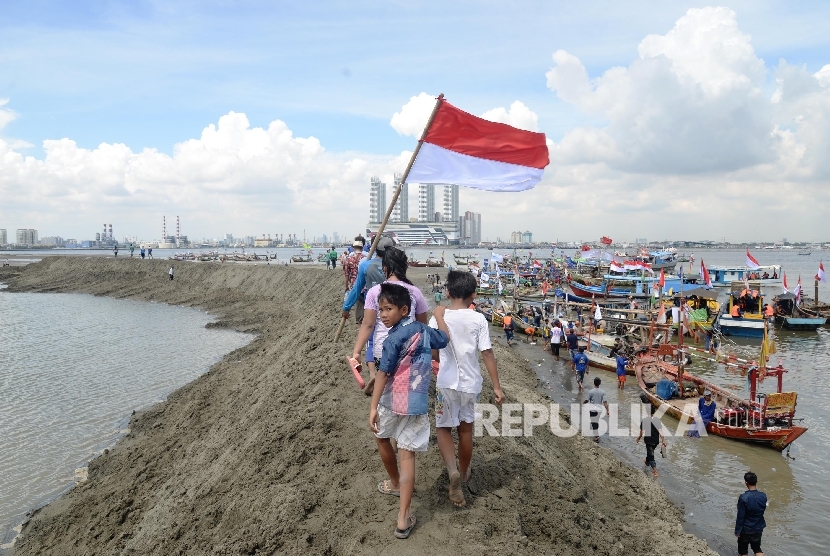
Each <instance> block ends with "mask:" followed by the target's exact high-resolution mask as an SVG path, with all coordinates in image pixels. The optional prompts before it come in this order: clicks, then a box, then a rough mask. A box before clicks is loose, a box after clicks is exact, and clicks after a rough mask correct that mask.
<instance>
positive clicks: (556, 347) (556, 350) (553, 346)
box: [550, 343, 562, 357]
mask: <svg viewBox="0 0 830 556" xmlns="http://www.w3.org/2000/svg"><path fill="white" fill-rule="evenodd" d="M560 347H562V346H561V345H560V344H554V343H551V344H550V350H551V352H553V354H554V355H555V356H556V357H559V348H560Z"/></svg>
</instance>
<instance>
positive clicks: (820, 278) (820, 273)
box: [816, 262, 827, 282]
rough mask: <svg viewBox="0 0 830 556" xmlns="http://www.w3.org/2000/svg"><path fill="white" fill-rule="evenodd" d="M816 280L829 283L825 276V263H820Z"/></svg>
mask: <svg viewBox="0 0 830 556" xmlns="http://www.w3.org/2000/svg"><path fill="white" fill-rule="evenodd" d="M816 280H818V281H819V282H826V281H827V277H826V276H825V275H824V262H820V263H818V274H816Z"/></svg>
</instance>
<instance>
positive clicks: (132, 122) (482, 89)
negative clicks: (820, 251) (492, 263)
mask: <svg viewBox="0 0 830 556" xmlns="http://www.w3.org/2000/svg"><path fill="white" fill-rule="evenodd" d="M10 4H11V3H4V5H3V7H2V8H0V14H2V16H0V228H5V229H7V230H9V235H12V234H13V230H15V229H16V228H36V229H38V231H39V234H40V236H41V237H43V236H49V235H60V236H62V237H64V238H70V237H71V238H76V239H88V238H91V237H94V234H95V233H96V232H98V231H99V230H100V228H101V225H102V224H103V223H104V222H107V223H112V224H113V230H114V232H115V235H116V237H118V238H122V237H124V236H127V235H129V236H137V237H139V238H141V239H146V240H151V239H158V238H159V237H160V236H161V221H162V216H167V219H168V222H169V221H170V220H171V219H175V216H179V217H180V218H181V221H182V233H184V234H187V235H188V236H190V237H191V238H201V237H221V236H224V234H226V233H232V234H234V235H235V236H243V235H256V236H261V235H263V234H272V235H274V234H280V233H281V234H283V235H288V234H289V233H294V234H297V235H299V236H302V234H303V231H304V230H305V233H306V235H307V236H308V237H313V236H320V235H322V234H327V235H329V236H331V234H332V232H335V231H336V232H339V233H340V234H341V235H346V236H351V235H354V234H356V233H358V232H361V231H363V230H364V229H365V226H366V222H367V220H368V213H369V179H370V177H371V176H373V175H377V176H380V177H381V178H382V179H383V180H384V181H386V182H387V183H391V182H392V174H393V173H394V172H396V171H402V170H403V168H404V167H405V166H406V163H407V161H408V159H409V156H410V154H411V152H412V150H413V149H414V147H415V144H416V141H417V136H418V135H419V130H420V128H421V127H422V126H423V123H424V122H425V120H426V117H427V115H428V113H429V110H430V107H431V103H432V99H433V98H434V97H435V96H437V95H438V94H439V93H444V94H445V95H446V98H447V99H448V100H449V101H450V102H451V103H452V104H454V105H455V106H458V107H459V108H462V109H463V110H466V111H468V112H471V113H473V114H476V115H479V116H483V117H486V118H488V119H492V120H494V121H501V122H504V123H509V124H511V125H515V126H517V127H521V128H524V129H530V130H533V131H540V132H543V133H545V134H546V136H547V138H548V143H549V148H550V159H551V164H550V166H548V168H547V169H546V171H545V175H544V178H543V180H542V182H541V183H540V184H539V185H537V186H536V188H534V189H533V190H530V191H526V192H522V193H493V192H481V191H476V190H471V189H464V188H462V191H461V195H460V198H461V210H462V212H463V211H466V210H471V211H475V212H480V213H482V236H483V238H484V239H489V240H495V239H496V238H497V237H501V238H508V237H509V235H510V232H512V231H517V230H530V231H532V232H533V233H534V238H535V239H537V240H549V241H556V240H558V241H582V240H597V239H599V237H600V236H603V235H606V236H610V237H613V238H614V239H617V240H620V241H631V240H633V239H634V238H642V237H646V238H648V239H649V240H663V239H689V240H721V239H724V238H725V239H726V240H728V241H735V242H739V241H773V240H780V239H781V238H782V237H787V238H788V239H789V240H790V241H799V240H803V241H830V233H828V230H827V228H828V226H827V223H826V222H827V220H828V217H827V215H828V213H829V211H828V209H830V187H828V186H830V156H828V153H830V34H828V33H827V29H828V28H830V3H827V2H799V3H792V2H772V1H763V0H758V1H742V2H721V3H719V4H707V3H703V2H683V3H680V2H660V3H655V2H637V1H633V2H623V3H621V2H606V1H593V2H558V1H517V2H489V1H476V2H451V1H445V2H431V1H424V2H395V1H383V2H381V1H378V2H355V1H351V2H345V1H343V2H340V1H323V0H321V1H317V2H302V3H301V2H293V3H291V2H256V1H246V0H236V1H233V0H224V1H211V0H202V1H193V2H176V1H166V2H160V1H159V2H155V1H152V2H147V1H129V2H107V1H83V0H79V1H77V2H72V3H66V2H57V1H54V2H53V1H41V0H32V1H30V2H25V3H24V2H19V3H16V5H10ZM416 190H417V188H412V195H413V198H412V199H411V200H410V206H411V207H412V206H415V207H417V202H416V200H415V199H414V194H415V191H416Z"/></svg>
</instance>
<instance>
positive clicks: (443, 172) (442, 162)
mask: <svg viewBox="0 0 830 556" xmlns="http://www.w3.org/2000/svg"><path fill="white" fill-rule="evenodd" d="M437 102H438V106H437V109H436V110H435V112H434V117H433V119H432V123H431V124H430V125H429V128H428V129H426V130H425V133H424V135H423V137H422V141H423V142H422V143H421V146H420V150H419V151H418V155H417V157H416V158H415V162H414V163H413V164H412V168H411V169H410V171H409V175H408V177H407V182H410V183H437V184H452V185H463V186H465V187H473V188H475V189H485V190H488V191H524V190H526V189H531V188H532V187H533V186H535V185H536V184H537V183H539V181H540V180H541V179H542V172H543V170H544V168H545V166H547V165H548V164H549V163H550V160H549V158H548V146H547V143H546V141H545V135H544V133H534V132H532V131H524V130H521V129H516V128H515V127H511V126H509V125H506V124H500V123H495V122H489V121H487V120H484V119H482V118H478V117H476V116H473V115H472V114H468V113H467V112H464V111H463V110H459V109H458V108H456V107H455V106H453V105H452V104H450V103H449V102H447V101H446V100H444V99H443V97H439V98H438V100H437Z"/></svg>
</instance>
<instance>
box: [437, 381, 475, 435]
mask: <svg viewBox="0 0 830 556" xmlns="http://www.w3.org/2000/svg"><path fill="white" fill-rule="evenodd" d="M437 390H438V397H437V399H436V400H435V426H436V427H438V428H453V427H457V426H458V425H460V424H461V422H462V421H463V422H465V423H475V421H476V402H477V401H478V397H479V394H470V393H467V392H459V391H458V390H453V389H451V388H438V389H437Z"/></svg>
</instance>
